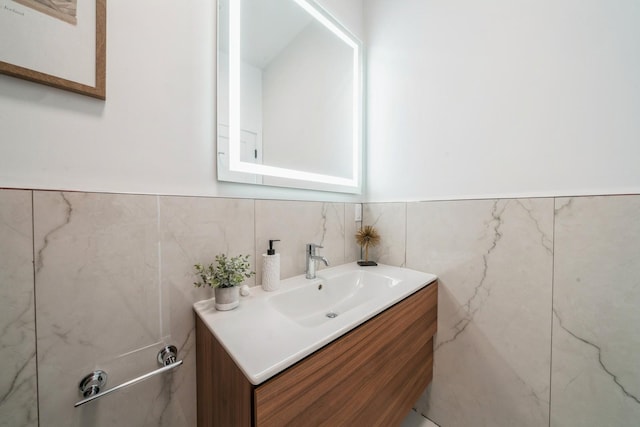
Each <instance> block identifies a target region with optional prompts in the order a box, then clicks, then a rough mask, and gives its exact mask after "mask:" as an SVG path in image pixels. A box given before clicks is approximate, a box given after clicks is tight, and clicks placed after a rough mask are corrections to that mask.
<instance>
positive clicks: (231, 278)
mask: <svg viewBox="0 0 640 427" xmlns="http://www.w3.org/2000/svg"><path fill="white" fill-rule="evenodd" d="M193 268H194V269H195V270H196V276H197V277H198V279H199V280H198V281H197V282H194V283H193V284H194V286H196V287H198V288H199V287H201V286H210V287H212V288H213V289H214V292H215V306H216V310H220V311H226V310H233V309H234V308H236V307H237V306H238V305H239V304H240V288H239V286H240V284H241V283H242V282H243V281H244V280H245V279H248V278H249V277H251V276H252V275H254V274H255V271H251V265H250V264H249V255H238V256H235V257H232V258H228V257H227V256H226V255H225V254H222V255H216V262H215V263H212V264H209V265H208V266H206V267H204V266H203V265H202V264H195V265H194V266H193Z"/></svg>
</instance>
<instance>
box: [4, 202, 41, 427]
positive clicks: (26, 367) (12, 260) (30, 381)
mask: <svg viewBox="0 0 640 427" xmlns="http://www.w3.org/2000/svg"><path fill="white" fill-rule="evenodd" d="M31 224H32V221H31V192H30V191H22V190H3V191H0V363H1V368H0V426H15V427H22V426H37V425H38V408H37V404H36V403H37V400H36V398H37V393H38V391H37V379H36V334H35V310H34V291H33V262H32V261H33V236H32V225H31Z"/></svg>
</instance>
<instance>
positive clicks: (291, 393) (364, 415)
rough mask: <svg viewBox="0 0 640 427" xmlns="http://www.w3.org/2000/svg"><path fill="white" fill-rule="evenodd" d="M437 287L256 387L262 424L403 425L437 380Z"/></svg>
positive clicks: (257, 405)
mask: <svg viewBox="0 0 640 427" xmlns="http://www.w3.org/2000/svg"><path fill="white" fill-rule="evenodd" d="M436 328H437V283H433V284H431V285H429V286H427V287H426V288H423V289H422V290H420V291H418V292H416V293H415V294H414V295H412V296H411V297H409V298H407V299H405V300H404V301H401V302H399V303H398V304H396V305H395V306H393V307H391V308H389V309H388V310H386V311H384V312H383V313H381V314H379V315H378V316H376V317H374V318H373V319H371V320H369V321H368V322H366V323H364V324H363V325H361V326H359V327H358V328H356V329H355V330H353V331H351V332H349V333H348V334H346V335H344V336H343V337H341V338H339V339H338V340H336V341H334V342H333V343H331V344H329V345H327V346H326V347H324V348H322V349H320V350H319V351H317V352H315V353H314V354H312V355H311V356H309V357H307V358H306V359H304V360H302V361H301V362H299V363H298V364H296V365H294V366H293V367H291V368H289V369H287V370H286V371H285V372H283V373H281V374H279V375H277V376H276V377H274V378H272V379H271V380H269V381H267V382H265V383H263V384H262V385H260V386H258V387H257V388H256V390H255V411H256V413H255V421H256V425H258V426H285V425H295V424H300V422H301V421H302V420H304V423H305V424H308V425H331V426H339V425H368V426H374V425H385V426H388V425H394V424H399V423H400V422H401V421H402V419H403V418H404V417H405V416H406V414H407V413H408V412H409V410H410V409H411V406H412V405H413V404H414V403H415V401H416V400H417V399H418V397H419V396H420V393H421V392H422V391H423V390H424V388H425V387H426V386H427V384H428V383H429V382H430V381H431V375H432V366H433V340H432V337H433V335H434V334H435V332H436Z"/></svg>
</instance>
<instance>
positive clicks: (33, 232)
mask: <svg viewBox="0 0 640 427" xmlns="http://www.w3.org/2000/svg"><path fill="white" fill-rule="evenodd" d="M34 193H35V191H34V190H31V259H32V263H31V265H32V268H33V341H34V348H35V358H36V360H35V361H36V416H37V417H38V426H40V375H39V373H38V371H39V370H40V364H39V363H38V310H36V307H37V304H36V224H35V223H36V216H35V206H34V205H35V195H34Z"/></svg>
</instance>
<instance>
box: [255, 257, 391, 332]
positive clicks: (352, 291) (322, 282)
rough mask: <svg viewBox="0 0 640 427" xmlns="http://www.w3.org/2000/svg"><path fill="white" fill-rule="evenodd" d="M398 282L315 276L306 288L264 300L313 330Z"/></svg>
mask: <svg viewBox="0 0 640 427" xmlns="http://www.w3.org/2000/svg"><path fill="white" fill-rule="evenodd" d="M399 282H400V279H398V278H393V277H390V276H386V275H383V274H379V273H375V272H371V271H366V270H355V271H353V270H352V271H344V272H337V273H333V274H332V273H331V272H329V273H328V274H318V277H317V279H315V280H310V281H309V283H307V284H306V286H301V287H299V288H297V289H291V290H287V291H286V292H282V293H279V294H277V295H274V296H272V297H270V298H269V299H268V300H267V301H268V303H269V304H271V305H272V306H273V308H275V309H276V310H277V311H279V312H280V313H282V314H283V315H285V316H287V317H288V318H290V319H291V320H293V321H295V322H297V323H299V324H300V325H302V326H306V327H314V326H318V325H320V324H322V323H325V322H328V321H333V320H334V319H336V318H337V317H338V316H340V315H341V314H344V313H346V312H348V311H349V310H351V309H353V308H355V307H358V306H360V305H361V304H364V303H365V302H367V301H369V300H371V299H372V298H375V297H380V296H382V295H384V293H385V292H386V291H387V290H388V289H389V288H391V287H393V286H395V285H397V284H398V283H399Z"/></svg>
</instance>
